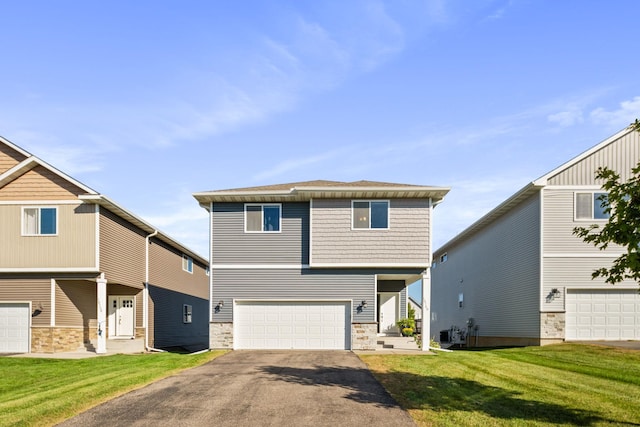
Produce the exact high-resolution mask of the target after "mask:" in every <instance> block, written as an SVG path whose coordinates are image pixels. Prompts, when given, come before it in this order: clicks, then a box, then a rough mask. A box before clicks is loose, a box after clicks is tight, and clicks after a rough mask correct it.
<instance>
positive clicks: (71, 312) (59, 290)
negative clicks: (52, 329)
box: [56, 280, 98, 327]
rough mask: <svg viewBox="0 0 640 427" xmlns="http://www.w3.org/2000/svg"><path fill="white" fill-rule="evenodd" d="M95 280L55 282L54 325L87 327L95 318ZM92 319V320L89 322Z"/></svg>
mask: <svg viewBox="0 0 640 427" xmlns="http://www.w3.org/2000/svg"><path fill="white" fill-rule="evenodd" d="M96 301H97V285H96V282H95V281H94V282H90V281H81V280H61V281H58V282H56V326H77V327H80V326H84V327H88V326H89V325H90V324H93V322H95V321H96V320H97V317H98V315H97V305H96ZM92 320H93V322H91V321H92Z"/></svg>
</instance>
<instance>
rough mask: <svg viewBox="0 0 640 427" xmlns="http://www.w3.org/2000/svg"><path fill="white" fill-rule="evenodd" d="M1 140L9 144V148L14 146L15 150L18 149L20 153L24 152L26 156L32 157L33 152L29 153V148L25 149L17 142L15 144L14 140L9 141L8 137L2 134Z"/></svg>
mask: <svg viewBox="0 0 640 427" xmlns="http://www.w3.org/2000/svg"><path fill="white" fill-rule="evenodd" d="M0 142H2V143H3V144H5V145H8V146H9V148H12V149H13V150H16V151H17V152H18V153H20V154H22V155H23V156H26V157H31V156H32V154H31V153H29V152H28V151H27V150H24V149H23V148H20V147H18V146H17V145H16V144H14V143H13V142H11V141H9V140H8V139H6V138H4V137H2V136H0Z"/></svg>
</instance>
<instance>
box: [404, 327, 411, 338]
mask: <svg viewBox="0 0 640 427" xmlns="http://www.w3.org/2000/svg"><path fill="white" fill-rule="evenodd" d="M402 336H403V337H410V336H413V329H412V328H402Z"/></svg>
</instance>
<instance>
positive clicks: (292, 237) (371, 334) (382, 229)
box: [194, 181, 449, 349]
mask: <svg viewBox="0 0 640 427" xmlns="http://www.w3.org/2000/svg"><path fill="white" fill-rule="evenodd" d="M448 191H449V189H447V188H442V187H430V186H418V185H404V184H391V183H382V182H370V181H358V182H335V181H310V182H301V183H291V184H281V185H270V186H263V187H253V188H241V189H234V190H222V191H209V192H201V193H196V194H194V197H195V198H196V199H197V200H198V201H199V202H200V205H201V206H202V207H204V208H205V209H207V210H208V211H209V212H210V218H211V224H210V225H211V235H210V237H211V261H210V262H211V278H210V280H211V319H210V320H211V324H210V339H211V348H233V349H375V347H376V337H377V335H378V334H396V333H397V332H398V331H397V329H396V326H395V322H396V321H397V320H398V319H400V318H401V317H405V316H406V310H407V286H408V285H409V284H411V283H414V282H415V281H416V280H420V279H423V287H424V288H426V289H427V292H423V295H427V296H428V295H430V293H429V292H428V287H429V281H430V278H429V268H430V260H431V244H430V242H431V229H432V223H431V218H432V210H433V208H434V207H435V206H436V205H437V204H438V203H440V202H441V201H442V200H443V198H444V196H445V194H447V192H448ZM424 288H423V289H424ZM422 305H423V307H428V305H429V304H422ZM427 318H428V316H427ZM427 327H428V324H427Z"/></svg>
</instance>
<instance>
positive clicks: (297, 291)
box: [211, 269, 376, 322]
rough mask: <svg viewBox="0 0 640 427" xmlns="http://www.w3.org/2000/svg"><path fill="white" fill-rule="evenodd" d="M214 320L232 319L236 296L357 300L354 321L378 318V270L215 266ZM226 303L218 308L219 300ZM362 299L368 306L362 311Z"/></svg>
mask: <svg viewBox="0 0 640 427" xmlns="http://www.w3.org/2000/svg"><path fill="white" fill-rule="evenodd" d="M212 275H213V295H212V299H211V301H212V304H211V305H212V307H211V309H212V311H213V321H214V322H231V321H232V316H233V304H232V302H233V300H234V299H246V300H291V301H300V300H323V299H324V300H353V313H351V319H352V321H353V322H374V321H375V315H374V313H375V301H376V285H375V273H374V272H371V271H348V270H309V269H303V270H297V269H288V270H285V269H267V270H265V269H244V270H235V269H233V270H227V269H224V270H214V271H212ZM220 300H222V301H224V305H223V306H222V308H221V309H220V310H219V312H216V305H217V304H218V302H219V301H220ZM362 300H366V301H367V303H368V304H367V308H365V309H364V310H362V311H361V312H358V306H359V305H360V302H361V301H362Z"/></svg>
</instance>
